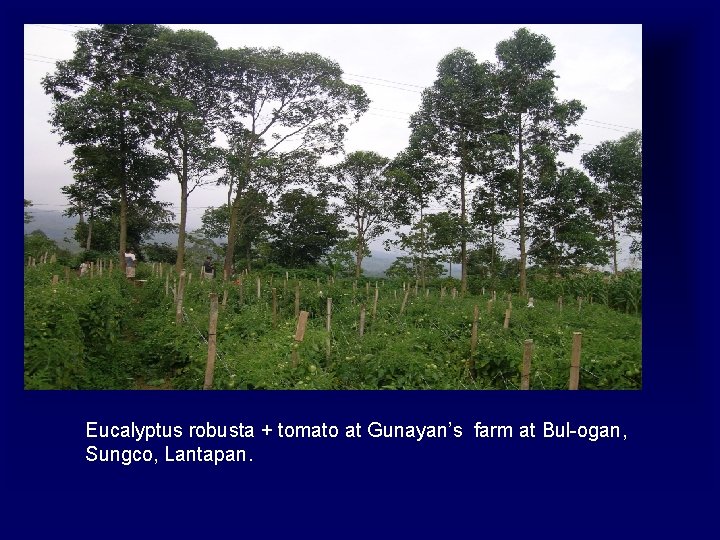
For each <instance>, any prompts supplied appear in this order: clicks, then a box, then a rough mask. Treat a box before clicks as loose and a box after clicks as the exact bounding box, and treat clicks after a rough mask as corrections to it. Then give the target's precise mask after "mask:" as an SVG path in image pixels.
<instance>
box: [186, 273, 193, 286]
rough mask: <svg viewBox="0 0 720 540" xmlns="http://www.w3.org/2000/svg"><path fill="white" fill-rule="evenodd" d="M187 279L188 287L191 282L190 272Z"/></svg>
mask: <svg viewBox="0 0 720 540" xmlns="http://www.w3.org/2000/svg"><path fill="white" fill-rule="evenodd" d="M187 278H188V280H187V281H188V285H190V282H191V281H192V272H190V273H189V274H188V277H187Z"/></svg>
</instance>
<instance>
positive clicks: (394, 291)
mask: <svg viewBox="0 0 720 540" xmlns="http://www.w3.org/2000/svg"><path fill="white" fill-rule="evenodd" d="M393 294H394V295H395V300H397V289H395V290H393Z"/></svg>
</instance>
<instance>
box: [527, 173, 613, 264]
mask: <svg viewBox="0 0 720 540" xmlns="http://www.w3.org/2000/svg"><path fill="white" fill-rule="evenodd" d="M598 195H599V193H598V189H597V187H596V186H595V185H594V184H593V183H592V182H591V181H590V179H589V178H588V177H587V175H585V173H583V172H582V171H579V170H577V169H574V168H572V167H569V168H566V169H562V170H560V171H559V172H558V173H557V174H549V175H547V176H543V177H542V178H541V179H540V182H539V186H538V202H537V203H536V204H535V208H534V217H535V218H536V219H535V224H534V225H533V226H531V227H530V228H529V231H530V233H531V237H532V242H531V244H530V249H529V250H528V254H529V255H530V256H531V257H532V258H533V260H534V261H535V262H537V263H539V264H541V265H543V266H548V267H550V268H552V269H553V270H555V271H556V272H557V271H558V270H559V269H560V268H562V267H575V268H577V267H580V266H584V265H587V264H595V265H604V264H607V262H608V256H607V248H608V241H607V238H606V235H605V234H603V231H602V230H601V228H600V226H599V222H598V220H597V217H598V216H597V214H596V210H597V200H598Z"/></svg>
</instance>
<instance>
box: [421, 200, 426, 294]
mask: <svg viewBox="0 0 720 540" xmlns="http://www.w3.org/2000/svg"><path fill="white" fill-rule="evenodd" d="M420 280H421V281H422V287H423V289H424V288H425V224H424V223H423V207H422V204H421V205H420Z"/></svg>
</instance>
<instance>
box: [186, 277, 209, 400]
mask: <svg viewBox="0 0 720 540" xmlns="http://www.w3.org/2000/svg"><path fill="white" fill-rule="evenodd" d="M184 273H185V271H184V270H183V271H182V272H180V282H181V283H182V282H183V281H184V279H183V278H184V275H183V274H184ZM217 320H218V295H217V294H215V293H211V294H210V324H209V326H208V358H207V365H206V366H205V384H203V390H211V389H212V385H213V377H214V376H215V355H216V354H217Z"/></svg>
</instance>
